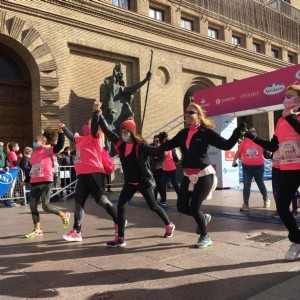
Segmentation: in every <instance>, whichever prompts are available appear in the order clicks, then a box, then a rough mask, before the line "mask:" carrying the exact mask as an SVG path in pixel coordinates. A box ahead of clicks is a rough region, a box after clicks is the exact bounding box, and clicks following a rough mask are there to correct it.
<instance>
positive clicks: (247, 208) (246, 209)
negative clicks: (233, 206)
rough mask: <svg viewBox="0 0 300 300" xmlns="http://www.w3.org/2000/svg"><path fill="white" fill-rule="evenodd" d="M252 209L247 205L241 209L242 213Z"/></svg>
mask: <svg viewBox="0 0 300 300" xmlns="http://www.w3.org/2000/svg"><path fill="white" fill-rule="evenodd" d="M249 210H250V208H249V206H248V205H247V204H243V206H242V207H241V208H240V211H249Z"/></svg>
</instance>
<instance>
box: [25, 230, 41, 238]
mask: <svg viewBox="0 0 300 300" xmlns="http://www.w3.org/2000/svg"><path fill="white" fill-rule="evenodd" d="M42 235H43V231H42V230H36V229H33V231H31V232H30V233H28V234H25V237H26V238H27V239H30V238H34V237H37V236H42Z"/></svg>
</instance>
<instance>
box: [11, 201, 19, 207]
mask: <svg viewBox="0 0 300 300" xmlns="http://www.w3.org/2000/svg"><path fill="white" fill-rule="evenodd" d="M11 206H12V207H19V206H21V205H20V204H19V203H16V202H12V203H11Z"/></svg>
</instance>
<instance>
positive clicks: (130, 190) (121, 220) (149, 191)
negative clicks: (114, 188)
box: [117, 182, 170, 237]
mask: <svg viewBox="0 0 300 300" xmlns="http://www.w3.org/2000/svg"><path fill="white" fill-rule="evenodd" d="M136 192H140V193H141V194H142V195H143V197H144V199H145V201H146V203H147V204H148V206H149V208H150V209H151V210H153V211H154V212H156V213H157V215H158V216H159V217H160V218H161V219H162V220H163V222H164V223H165V225H169V224H170V220H169V218H168V216H167V214H166V213H165V211H164V210H163V209H162V208H161V207H160V206H159V205H158V204H157V202H156V200H155V197H154V190H153V187H152V186H149V184H148V183H146V182H143V183H141V184H138V185H133V184H129V183H127V182H125V184H124V186H123V189H122V191H121V194H120V198H119V202H118V208H117V214H118V225H119V232H118V236H119V237H124V233H125V207H126V204H127V202H128V201H129V200H130V199H131V198H132V197H133V195H134V194H135V193H136Z"/></svg>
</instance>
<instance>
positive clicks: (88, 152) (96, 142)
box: [63, 118, 118, 242]
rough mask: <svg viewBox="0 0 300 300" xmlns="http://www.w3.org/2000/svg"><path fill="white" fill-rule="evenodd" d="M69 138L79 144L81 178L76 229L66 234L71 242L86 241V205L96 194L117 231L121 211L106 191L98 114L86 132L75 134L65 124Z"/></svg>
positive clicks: (97, 201)
mask: <svg viewBox="0 0 300 300" xmlns="http://www.w3.org/2000/svg"><path fill="white" fill-rule="evenodd" d="M63 130H64V132H65V134H66V136H67V138H68V139H69V140H70V141H72V142H74V143H75V144H76V158H75V162H74V168H75V171H76V174H77V178H78V182H77V185H76V190H75V212H74V215H75V218H74V226H73V230H71V231H70V232H69V233H67V234H66V235H63V238H64V239H65V240H66V241H69V242H80V241H82V234H81V229H82V223H83V218H84V206H85V202H86V200H87V198H88V196H89V194H92V195H93V197H94V199H95V201H96V203H97V204H98V205H99V206H101V207H103V208H104V209H105V210H106V212H107V213H108V214H109V215H110V216H111V218H112V219H113V221H114V224H115V225H114V231H115V233H116V232H118V225H117V223H118V222H117V212H116V210H115V208H114V206H113V204H112V203H111V202H110V201H109V200H108V198H107V197H106V195H104V194H103V191H104V189H105V184H104V181H105V176H106V174H105V170H104V167H103V164H102V154H101V153H102V149H103V145H102V143H101V135H100V132H99V125H98V118H96V119H94V120H92V123H90V122H88V123H86V124H85V125H84V126H83V127H82V132H83V135H84V136H77V135H74V134H73V133H72V132H70V131H69V129H68V128H66V127H64V129H63Z"/></svg>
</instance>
